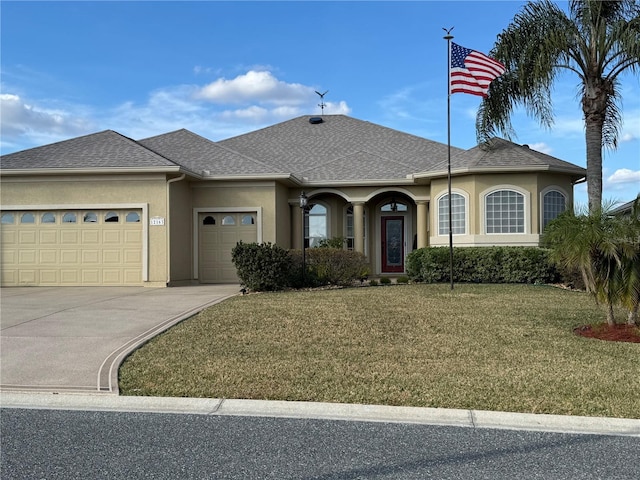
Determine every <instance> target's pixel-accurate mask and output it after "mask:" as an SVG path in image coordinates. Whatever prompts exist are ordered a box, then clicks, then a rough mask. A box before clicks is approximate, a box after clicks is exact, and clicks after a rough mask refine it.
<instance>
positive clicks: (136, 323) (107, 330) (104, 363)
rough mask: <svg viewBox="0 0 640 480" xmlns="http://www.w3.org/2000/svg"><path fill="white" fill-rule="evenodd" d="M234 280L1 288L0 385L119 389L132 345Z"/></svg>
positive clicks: (217, 296) (208, 301) (212, 299)
mask: <svg viewBox="0 0 640 480" xmlns="http://www.w3.org/2000/svg"><path fill="white" fill-rule="evenodd" d="M239 290H240V287H239V285H196V286H188V287H171V288H148V287H16V288H2V289H1V290H0V297H1V298H0V302H1V303H0V305H1V316H0V329H1V331H0V337H1V338H0V390H4V391H44V392H64V391H72V392H104V393H118V385H117V380H118V367H119V365H120V363H121V362H122V360H123V359H124V358H125V357H126V355H128V354H129V353H130V352H131V351H133V350H134V349H135V348H136V347H137V346H139V345H140V344H142V343H144V342H145V341H147V340H149V339H150V338H152V337H153V336H155V335H157V334H158V333H160V332H162V331H164V330H166V329H167V328H169V327H171V326H172V325H174V324H176V323H178V322H180V321H181V320H183V319H185V318H188V317H190V316H192V315H195V314H196V313H198V312H199V311H201V310H203V309H204V308H206V307H208V306H210V305H213V304H215V303H217V302H220V301H222V300H224V299H225V298H228V297H230V296H233V295H237V294H238V292H239Z"/></svg>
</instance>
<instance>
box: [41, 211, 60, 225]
mask: <svg viewBox="0 0 640 480" xmlns="http://www.w3.org/2000/svg"><path fill="white" fill-rule="evenodd" d="M40 222H41V223H56V216H55V215H54V214H53V213H51V212H47V213H43V214H42V217H40Z"/></svg>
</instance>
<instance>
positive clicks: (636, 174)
mask: <svg viewBox="0 0 640 480" xmlns="http://www.w3.org/2000/svg"><path fill="white" fill-rule="evenodd" d="M628 183H629V184H636V185H640V170H637V171H634V170H630V169H628V168H620V169H618V170H616V171H615V172H613V174H612V175H610V176H609V177H607V184H608V185H609V186H612V187H613V186H616V185H625V184H628Z"/></svg>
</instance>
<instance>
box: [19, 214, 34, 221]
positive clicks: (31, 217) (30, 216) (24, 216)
mask: <svg viewBox="0 0 640 480" xmlns="http://www.w3.org/2000/svg"><path fill="white" fill-rule="evenodd" d="M20 223H36V216H35V215H34V214H33V213H31V212H27V213H23V214H22V217H20Z"/></svg>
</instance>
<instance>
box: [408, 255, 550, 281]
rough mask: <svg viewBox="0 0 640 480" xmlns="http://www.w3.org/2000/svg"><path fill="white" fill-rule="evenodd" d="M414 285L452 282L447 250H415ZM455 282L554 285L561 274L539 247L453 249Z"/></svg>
mask: <svg viewBox="0 0 640 480" xmlns="http://www.w3.org/2000/svg"><path fill="white" fill-rule="evenodd" d="M407 274H408V276H409V278H410V279H411V280H413V281H419V282H426V283H441V282H448V281H450V259H449V248H448V247H431V248H422V249H419V250H415V251H413V252H411V253H410V254H409V256H408V257H407ZM453 280H454V281H455V282H460V283H552V282H555V281H557V280H558V272H557V270H556V269H555V267H554V266H553V264H552V263H551V261H550V259H549V251H548V250H545V249H542V248H538V247H454V253H453Z"/></svg>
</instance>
